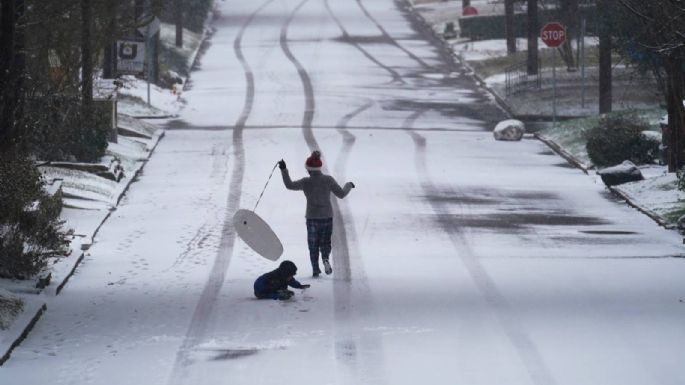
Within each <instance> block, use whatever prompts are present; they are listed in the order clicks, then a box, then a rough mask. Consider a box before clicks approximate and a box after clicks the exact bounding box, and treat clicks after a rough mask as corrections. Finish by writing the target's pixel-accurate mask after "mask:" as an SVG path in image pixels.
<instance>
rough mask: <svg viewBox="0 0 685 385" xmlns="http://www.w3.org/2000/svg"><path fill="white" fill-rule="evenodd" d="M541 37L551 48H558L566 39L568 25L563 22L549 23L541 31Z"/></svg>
mask: <svg viewBox="0 0 685 385" xmlns="http://www.w3.org/2000/svg"><path fill="white" fill-rule="evenodd" d="M540 38H541V39H542V41H543V42H544V43H545V44H547V46H548V47H550V48H556V47H559V46H560V45H562V44H564V42H565V41H566V27H564V25H563V24H561V23H556V22H554V23H547V24H545V26H544V27H542V30H541V31H540Z"/></svg>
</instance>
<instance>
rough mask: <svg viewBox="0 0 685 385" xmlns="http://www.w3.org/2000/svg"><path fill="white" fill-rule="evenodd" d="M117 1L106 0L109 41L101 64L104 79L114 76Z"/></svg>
mask: <svg viewBox="0 0 685 385" xmlns="http://www.w3.org/2000/svg"><path fill="white" fill-rule="evenodd" d="M118 4H119V2H118V1H113V0H110V1H109V2H108V8H107V13H108V14H109V18H110V19H109V25H108V26H107V35H108V38H109V39H108V41H109V43H108V44H107V45H106V46H105V54H104V59H103V61H104V62H103V64H102V77H103V78H105V79H113V78H115V77H116V59H117V38H118V30H117V14H118V12H119V9H118Z"/></svg>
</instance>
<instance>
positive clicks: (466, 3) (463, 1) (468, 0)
mask: <svg viewBox="0 0 685 385" xmlns="http://www.w3.org/2000/svg"><path fill="white" fill-rule="evenodd" d="M470 6H471V0H461V8H462V9H464V8H466V7H470Z"/></svg>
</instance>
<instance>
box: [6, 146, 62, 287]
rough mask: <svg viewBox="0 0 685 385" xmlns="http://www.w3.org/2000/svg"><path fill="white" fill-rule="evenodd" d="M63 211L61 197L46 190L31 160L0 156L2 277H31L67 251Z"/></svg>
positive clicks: (19, 156) (7, 155)
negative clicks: (61, 214)
mask: <svg viewBox="0 0 685 385" xmlns="http://www.w3.org/2000/svg"><path fill="white" fill-rule="evenodd" d="M61 210H62V200H61V197H59V196H50V195H48V194H47V193H46V192H45V191H44V189H43V180H42V178H41V175H40V173H39V172H38V170H37V169H36V167H35V165H34V164H33V162H32V161H31V160H30V159H28V158H25V157H23V156H21V155H18V154H16V153H4V154H1V155H0V277H6V278H17V279H27V278H31V277H33V276H35V275H36V274H38V273H39V272H40V271H41V270H42V269H43V268H44V267H45V266H46V263H47V258H48V257H49V256H51V255H55V254H62V255H63V254H64V253H65V252H66V241H65V235H64V233H63V232H62V231H61V225H62V222H61V221H60V219H59V214H60V211H61Z"/></svg>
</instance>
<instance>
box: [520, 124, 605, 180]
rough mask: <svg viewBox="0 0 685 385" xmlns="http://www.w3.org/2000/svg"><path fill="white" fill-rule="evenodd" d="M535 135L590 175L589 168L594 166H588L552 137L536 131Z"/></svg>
mask: <svg viewBox="0 0 685 385" xmlns="http://www.w3.org/2000/svg"><path fill="white" fill-rule="evenodd" d="M533 137H534V138H535V139H537V140H539V141H541V142H542V143H544V144H546V145H547V147H549V148H551V149H552V150H553V151H554V152H556V153H557V154H558V155H559V156H561V157H562V158H564V159H566V161H567V162H569V163H570V164H571V165H573V166H575V167H577V168H579V169H581V170H582V171H583V172H584V173H585V174H588V175H589V170H590V169H592V168H593V167H588V166H587V165H585V164H584V163H583V162H581V161H580V160H578V159H577V158H576V157H575V156H573V154H571V153H569V152H568V151H566V150H564V149H563V148H562V147H561V146H560V145H558V144H557V143H556V142H554V141H553V140H551V139H547V138H545V137H544V136H542V135H540V134H538V133H534V134H533Z"/></svg>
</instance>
